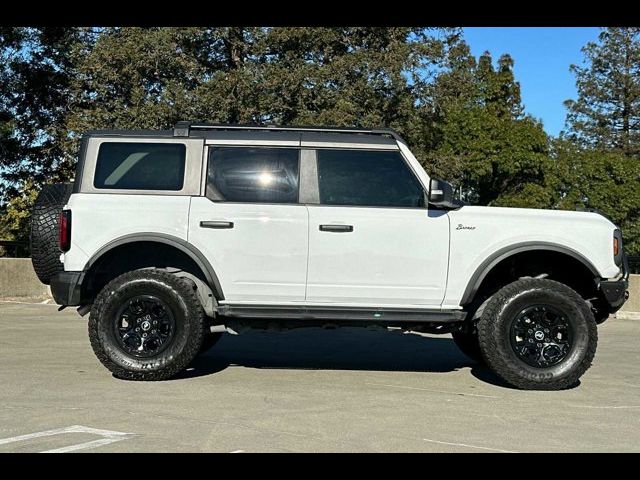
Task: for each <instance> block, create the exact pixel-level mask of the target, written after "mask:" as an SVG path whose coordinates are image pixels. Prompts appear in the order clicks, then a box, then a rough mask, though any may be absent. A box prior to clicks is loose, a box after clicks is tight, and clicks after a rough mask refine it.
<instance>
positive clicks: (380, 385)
mask: <svg viewBox="0 0 640 480" xmlns="http://www.w3.org/2000/svg"><path fill="white" fill-rule="evenodd" d="M365 385H374V386H377V387H391V388H406V389H409V390H422V391H424V392H432V393H445V394H447V395H460V396H462V397H480V398H500V397H494V396H493V395H480V394H478V393H464V392H447V391H444V390H430V389H428V388H420V387H407V386H405V385H386V384H384V383H365Z"/></svg>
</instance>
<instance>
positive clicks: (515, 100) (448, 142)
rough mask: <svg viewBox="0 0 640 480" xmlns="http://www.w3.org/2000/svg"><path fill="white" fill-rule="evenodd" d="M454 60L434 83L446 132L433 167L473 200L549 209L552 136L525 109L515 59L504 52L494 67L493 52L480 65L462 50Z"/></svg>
mask: <svg viewBox="0 0 640 480" xmlns="http://www.w3.org/2000/svg"><path fill="white" fill-rule="evenodd" d="M455 62H456V63H455V65H453V68H452V69H451V72H450V73H445V74H443V75H441V76H440V78H438V80H437V81H436V84H435V91H436V94H435V95H436V96H437V97H438V98H439V99H440V100H439V103H438V108H439V116H440V119H439V121H438V125H437V131H438V133H439V138H438V144H437V147H436V148H435V149H434V150H433V151H432V152H430V153H429V154H428V156H427V159H426V160H427V161H426V163H427V165H425V166H426V168H427V169H428V170H430V169H431V170H432V169H433V168H429V164H431V165H432V166H433V167H436V168H437V170H436V173H437V174H441V175H443V176H445V177H446V178H449V179H452V180H453V181H454V183H456V184H458V185H460V186H461V188H462V193H463V196H464V197H465V198H466V199H467V200H469V201H471V202H472V203H479V204H481V205H500V206H518V207H537V208H544V207H549V206H550V205H551V195H550V193H549V191H548V188H547V185H546V178H545V172H546V171H547V170H548V169H549V167H550V159H549V156H548V148H547V143H548V142H547V136H546V134H545V132H544V130H543V128H542V125H541V124H540V123H539V122H537V121H536V120H534V119H533V118H531V117H528V116H524V115H523V107H522V104H521V100H520V86H519V84H518V83H517V82H516V81H515V78H514V76H513V70H512V69H513V60H512V59H511V58H510V57H509V56H507V55H503V56H502V57H500V59H499V60H498V65H497V68H494V66H493V61H492V59H491V56H490V55H489V53H485V54H483V55H482V56H481V57H480V58H479V60H478V62H477V63H476V62H475V60H474V59H473V57H471V56H470V54H469V52H468V49H467V50H466V51H464V49H463V50H462V51H460V52H459V55H458V57H457V58H456V61H455Z"/></svg>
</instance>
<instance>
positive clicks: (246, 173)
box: [207, 147, 300, 203]
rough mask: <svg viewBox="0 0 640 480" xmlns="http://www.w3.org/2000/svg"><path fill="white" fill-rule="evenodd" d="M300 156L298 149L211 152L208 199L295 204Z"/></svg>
mask: <svg viewBox="0 0 640 480" xmlns="http://www.w3.org/2000/svg"><path fill="white" fill-rule="evenodd" d="M299 155H300V150H299V149H297V148H260V147H255V148H254V147H215V148H212V149H210V150H209V167H208V174H207V196H208V197H209V198H216V197H217V198H220V197H221V198H222V199H224V200H226V201H228V202H251V203H297V202H298V184H299V161H298V159H299ZM212 192H215V194H212Z"/></svg>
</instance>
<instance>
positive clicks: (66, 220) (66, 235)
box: [58, 210, 71, 252]
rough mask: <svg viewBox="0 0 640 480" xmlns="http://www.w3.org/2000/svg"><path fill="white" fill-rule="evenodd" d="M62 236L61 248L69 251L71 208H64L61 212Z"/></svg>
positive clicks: (60, 240)
mask: <svg viewBox="0 0 640 480" xmlns="http://www.w3.org/2000/svg"><path fill="white" fill-rule="evenodd" d="M59 228H60V231H59V233H60V236H59V242H58V243H59V244H60V250H62V251H63V252H68V251H69V249H70V248H71V210H63V211H62V212H60V222H59Z"/></svg>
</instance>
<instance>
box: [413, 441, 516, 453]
mask: <svg viewBox="0 0 640 480" xmlns="http://www.w3.org/2000/svg"><path fill="white" fill-rule="evenodd" d="M422 440H424V441H425V442H431V443H439V444H441V445H452V446H455V447H465V448H477V449H480V450H491V451H493V452H501V453H518V452H515V451H513V450H502V449H500V448H491V447H482V446H480V445H468V444H466V443H452V442H441V441H439V440H431V439H429V438H423V439H422Z"/></svg>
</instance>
